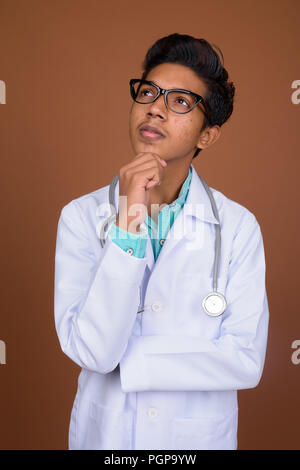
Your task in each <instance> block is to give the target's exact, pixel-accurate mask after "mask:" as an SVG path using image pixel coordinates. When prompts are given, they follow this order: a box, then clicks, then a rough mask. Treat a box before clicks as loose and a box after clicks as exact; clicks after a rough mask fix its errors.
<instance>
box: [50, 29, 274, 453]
mask: <svg viewBox="0 0 300 470" xmlns="http://www.w3.org/2000/svg"><path fill="white" fill-rule="evenodd" d="M172 38H173V43H174V42H176V41H179V40H181V41H183V38H182V37H181V35H172ZM184 44H185V47H193V44H194V43H192V42H191V40H189V42H188V40H187V39H186V40H185V42H184ZM169 47H172V44H170V43H169ZM203 47H204V46H203ZM205 47H206V48H207V50H208V51H209V53H210V54H211V55H212V54H213V53H212V52H211V51H212V49H211V48H210V46H209V45H208V43H205ZM197 50H198V49H197ZM179 53H180V51H179V52H178V54H179ZM197 53H199V50H198V52H197ZM214 54H215V53H214ZM213 58H214V60H215V56H213ZM148 59H149V61H151V58H148ZM146 65H148V66H149V65H151V63H149V64H146ZM220 67H221V68H220V73H221V74H223V75H222V77H224V71H223V70H225V69H223V68H222V66H221V65H220ZM146 70H147V69H146ZM144 78H145V77H144ZM147 80H148V81H151V82H152V83H153V85H149V84H147V83H145V84H144V86H145V87H146V88H144V93H142V94H139V95H138V94H137V95H134V91H135V90H136V88H135V89H132V90H133V91H132V92H133V94H132V96H133V98H134V99H138V100H140V102H137V101H134V102H133V105H132V108H131V112H130V122H129V124H130V126H129V128H130V138H131V143H132V146H133V150H134V153H135V155H134V157H133V158H131V159H129V158H128V159H127V162H126V164H125V165H123V167H122V168H121V169H120V171H119V173H118V175H119V180H118V182H117V184H116V185H115V187H114V186H111V191H113V196H114V199H115V210H116V212H115V216H114V217H113V218H112V219H111V218H110V214H111V209H112V207H111V206H110V205H109V200H110V198H109V196H110V194H109V185H107V186H105V187H102V188H100V189H97V190H95V191H93V192H91V193H89V194H86V195H84V196H81V197H78V198H76V199H73V200H72V201H71V202H69V203H68V204H66V205H65V206H64V207H63V209H62V211H61V214H60V218H59V223H58V232H57V242H56V256H55V325H56V331H57V334H58V338H59V342H60V345H61V348H62V351H63V352H64V353H65V354H66V355H67V356H68V357H69V358H70V359H72V360H73V361H74V362H75V363H76V364H78V365H79V366H80V367H81V372H80V375H79V378H78V389H77V393H76V397H75V400H74V404H73V409H72V413H71V418H70V428H69V449H120V450H121V449H122V450H124V449H170V450H176V449H236V448H237V445H238V442H237V430H238V400H237V391H238V390H242V389H247V388H253V387H256V386H257V385H258V383H259V382H260V379H261V376H262V372H263V367H264V361H265V354H266V346H267V335H268V321H269V310H268V301H267V295H266V287H265V257H264V247H263V239H262V233H261V230H260V226H259V224H258V222H257V220H256V217H255V216H254V215H253V214H252V213H251V212H250V211H249V210H248V209H247V208H246V207H244V206H242V205H240V204H238V203H237V202H235V201H233V200H231V199H229V198H228V197H226V196H225V195H224V194H223V193H221V192H220V191H218V190H216V189H213V188H210V191H211V193H212V195H213V198H214V201H215V205H216V208H217V213H216V212H215V211H214V209H213V205H212V203H211V200H210V197H209V195H208V191H207V190H205V186H204V184H203V183H202V180H201V178H200V177H199V175H198V173H197V172H196V170H195V168H194V166H193V165H192V164H191V160H192V158H193V155H194V152H195V149H201V150H203V149H205V148H207V147H208V146H210V145H211V144H212V143H214V142H215V141H216V140H217V138H218V137H219V135H220V126H221V125H222V124H223V123H224V122H225V121H224V119H223V121H222V119H221V118H220V115H219V114H218V112H216V114H215V118H213V114H210V119H211V120H210V124H209V125H208V126H206V127H205V129H204V130H203V126H202V125H203V122H204V121H203V120H204V119H205V118H206V117H208V116H209V115H208V114H207V112H208V105H209V104H210V112H211V113H212V111H211V110H212V109H213V107H212V103H213V100H212V101H210V102H209V99H208V100H207V101H206V103H205V102H204V101H201V100H200V101H198V102H197V101H195V103H196V102H197V104H196V105H195V106H194V107H193V109H191V111H190V112H186V111H185V110H189V106H191V101H190V97H192V98H193V99H194V98H195V96H196V97H197V96H200V97H203V96H207V91H208V90H210V89H211V88H210V86H211V85H209V84H207V83H206V82H205V81H204V80H202V79H201V76H200V75H199V74H198V75H197V73H195V71H194V70H192V69H191V68H190V66H187V65H184V64H182V63H181V64H179V63H171V61H170V60H169V59H168V60H166V62H165V63H161V64H160V65H155V66H154V67H152V68H151V67H148V71H147ZM214 83H215V82H214ZM137 84H138V85H141V84H140V83H139V82H137ZM226 86H227V87H228V86H229V85H228V83H227V85H226ZM156 87H157V88H156ZM158 87H160V88H158ZM223 88H224V89H225V88H226V87H225V85H224V84H223ZM142 89H143V88H141V89H140V90H142ZM170 89H172V90H173V89H181V90H186V91H189V92H190V93H186V94H184V93H183V92H182V91H181V92H180V93H181V97H180V99H179V97H178V94H177V95H176V93H175V92H173V96H169V98H168V100H166V93H165V94H164V93H163V92H162V91H161V90H170ZM155 90H157V95H155V93H156V91H155ZM230 90H231V91H232V86H231V88H230ZM227 92H228V88H227ZM215 93H217V91H215ZM194 94H195V96H194ZM229 94H230V93H229ZM171 95H172V93H171ZM210 96H212V95H210ZM139 97H140V98H139ZM227 97H228V95H227ZM232 97H233V93H232V95H231V98H232ZM175 98H176V99H175ZM195 99H196V98H195ZM143 100H145V101H143ZM216 102H217V103H220V100H219V101H218V100H217V101H216ZM192 103H193V102H192ZM228 103H229V104H228ZM218 106H219V107H220V106H221V108H222V106H223V108H222V109H223V111H224V109H227V114H228V109H230V106H231V107H232V100H231V102H230V101H227V102H226V100H225V99H224V102H223V104H222V103H221V105H220V104H219V105H218ZM226 106H227V108H226ZM180 109H182V111H180ZM231 109H232V108H231ZM217 111H220V108H219V109H218V110H217ZM223 114H224V113H223ZM229 115H230V113H229ZM218 116H219V117H218ZM214 119H215V120H214ZM218 119H219V121H218ZM218 122H219V124H218ZM147 125H148V126H151V127H152V128H156V130H159V132H160V133H161V135H160V136H158V135H157V134H156V133H152V132H150V128H149V127H148V128H146V130H144V131H142V130H141V129H142V128H145V126H147ZM201 126H202V127H201ZM147 129H148V130H147ZM200 129H201V132H200V133H199V130H200ZM102 158H104V156H103V157H102ZM128 161H129V163H128ZM188 175H189V176H188ZM188 178H189V180H188ZM187 181H188V182H189V185H188V191H187V193H186V195H185V200H184V204H183V207H182V208H180V206H179V205H177V208H178V207H179V209H180V210H179V211H178V212H177V215H176V218H175V220H173V221H172V218H171V216H170V214H171V209H172V206H171V203H172V202H174V201H179V202H180V201H181V199H180V196H182V195H183V189H184V188H185V186H184V185H183V183H184V182H187ZM111 194H112V193H111ZM178 195H179V196H178ZM121 196H123V197H124V200H126V202H127V206H126V204H125V203H124V204H123V202H122V204H120V201H123V199H122V198H121ZM133 204H139V205H140V206H139V207H144V208H145V209H146V208H147V212H144V213H143V211H142V210H141V211H140V213H139V214H138V215H137V214H135V216H133V215H132V214H133V213H132V212H130V211H129V208H130V207H132V205H133ZM154 204H164V208H163V209H161V210H160V211H158V210H156V211H155V210H154V211H153V212H152V213H151V209H152V207H151V206H153V205H154ZM153 207H157V206H153ZM147 213H148V215H149V216H150V215H151V214H152V220H154V221H156V222H154V224H153V226H155V224H156V227H158V228H162V227H163V226H165V222H166V219H167V218H168V216H169V220H170V225H171V227H170V228H169V230H166V231H165V236H163V237H161V238H160V235H159V234H160V233H161V232H160V230H158V237H157V238H156V240H155V241H154V239H152V237H150V234H151V233H152V232H150V229H148V225H147V224H146V222H147V221H149V220H150V218H147ZM116 215H117V217H116ZM108 218H109V219H108ZM107 220H112V223H113V227H114V232H112V231H109V230H107V232H106V237H105V243H102V239H100V238H101V233H103V232H102V231H101V228H102V227H103V223H105V222H107ZM111 227H112V226H111ZM217 227H219V229H220V230H221V250H220V252H219V263H218V270H217V277H216V276H215V275H214V273H215V271H214V266H215V265H214V260H215V255H216V252H215V250H216V246H217V242H216V240H217V238H216V228H217ZM116 230H117V233H118V234H120V233H122V234H123V235H124V234H127V235H128V238H127V239H126V240H125V241H124V240H118V241H117V240H116V239H114V237H112V233H114V234H115V233H116ZM148 230H149V231H148ZM142 239H143V240H142ZM122 243H123V244H124V245H122ZM128 243H129V245H130V243H132V248H128ZM142 243H144V245H143V246H144V251H143V248H142ZM124 247H125V248H124ZM138 249H139V250H140V251H139V253H140V254H138V252H135V250H138ZM215 278H216V280H217V291H218V293H219V294H220V298H221V299H222V298H224V301H225V302H226V304H224V305H223V307H224V306H225V308H223V309H221V310H220V311H218V312H217V310H218V308H219V307H218V302H217V304H215V303H214V302H212V304H211V305H210V307H211V309H212V310H211V313H210V314H209V312H207V311H206V310H205V308H204V306H203V299H205V298H206V297H207V295H208V294H209V293H212V291H213V286H214V284H215ZM215 291H216V289H214V292H215ZM216 305H217V307H216ZM214 307H216V308H217V310H216V311H215V312H214ZM222 310H223V311H222ZM220 312H221V313H220Z"/></svg>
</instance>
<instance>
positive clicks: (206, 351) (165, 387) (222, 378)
mask: <svg viewBox="0 0 300 470" xmlns="http://www.w3.org/2000/svg"><path fill="white" fill-rule="evenodd" d="M228 271H229V272H228V282H227V288H226V291H225V295H226V299H227V309H226V311H225V312H224V313H223V319H222V322H221V328H220V335H219V337H217V338H215V339H206V338H203V337H201V338H199V337H197V336H192V332H191V335H190V336H187V335H181V334H180V333H178V334H176V335H157V336H156V335H155V336H154V335H151V336H150V335H149V336H136V335H132V337H131V338H130V340H129V343H128V347H127V350H126V352H125V354H124V356H123V357H122V359H121V362H120V378H121V386H122V390H123V391H124V392H131V391H152V390H153V391H158V390H161V391H197V390H199V391H217V390H238V389H247V388H253V387H256V386H257V385H258V383H259V381H260V379H261V375H262V371H263V367H264V361H265V354H266V346H267V334H268V323H269V309H268V300H267V294H266V288H265V257H264V247H263V239H262V234H261V230H260V226H259V224H258V222H257V221H256V218H255V217H254V215H253V218H252V219H251V222H250V223H248V224H245V225H243V226H242V229H241V230H240V231H239V232H238V233H237V235H236V236H235V239H234V241H233V249H232V254H231V259H230V263H229V268H228ZM199 309H202V306H200V305H199ZM200 314H201V315H202V314H204V313H203V312H202V311H201V312H199V315H200ZM213 320H215V319H214V318H212V321H213Z"/></svg>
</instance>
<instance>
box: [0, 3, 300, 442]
mask: <svg viewBox="0 0 300 470" xmlns="http://www.w3.org/2000/svg"><path fill="white" fill-rule="evenodd" d="M299 15H300V2H299V0H294V1H292V0H285V1H278V0H275V1H274V0H272V1H271V0H269V1H253V0H246V1H245V0H243V1H242V2H241V1H239V0H236V1H232V0H231V1H226V2H223V1H216V0H214V1H213V2H208V1H205V2H204V1H199V0H197V1H188V0H185V1H184V2H181V1H170V0H169V1H156V0H152V1H151V2H140V1H138V0H131V1H130V2H123V1H119V2H111V1H110V2H102V1H96V0H54V1H53V0H51V1H50V0H35V1H34V0H30V1H28V0H26V1H22V0H20V1H16V0H0V79H1V80H4V81H5V82H6V87H7V94H6V104H5V105H1V106H0V129H1V135H0V145H1V147H0V149H1V176H2V178H1V193H2V194H1V195H2V197H1V209H2V211H1V212H2V213H1V247H2V250H1V262H2V273H1V319H0V339H1V340H3V341H5V343H6V351H7V357H6V362H7V363H6V364H5V365H0V381H1V383H0V416H1V419H0V447H1V448H2V449H66V448H67V435H68V427H69V418H70V412H71V408H72V404H73V399H74V397H75V392H76V388H77V376H78V374H79V372H80V368H79V367H78V366H77V365H76V364H75V363H73V362H72V361H71V360H70V359H69V358H68V357H67V356H65V355H64V354H63V352H62V351H61V349H60V346H59V343H58V338H57V336H56V331H55V327H54V309H53V287H54V254H55V241H56V230H57V222H58V216H59V213H60V211H61V208H62V207H63V205H65V204H67V203H68V202H69V201H71V200H72V199H74V198H76V197H79V196H81V195H83V194H86V193H89V192H91V191H93V190H95V189H98V188H100V187H101V186H104V185H107V184H109V183H110V181H111V180H112V178H113V176H114V175H115V174H116V173H117V172H118V170H119V167H120V166H122V165H123V164H125V163H126V162H127V161H128V160H129V159H130V158H132V156H133V155H132V149H131V146H130V141H129V135H128V113H129V107H130V105H131V98H130V95H129V84H128V82H129V79H130V78H135V77H139V76H140V75H141V70H142V69H141V63H142V60H143V58H144V55H145V53H146V51H147V49H148V48H149V47H150V46H151V45H152V44H153V42H155V41H156V40H157V39H158V38H160V37H162V36H165V35H167V34H171V33H174V32H177V33H182V34H190V35H192V36H195V37H199V38H200V37H203V38H205V39H207V40H208V41H210V42H211V43H213V44H216V45H218V46H219V47H220V48H221V50H222V52H223V54H224V58H225V67H226V68H227V70H228V72H229V75H230V78H231V79H232V80H233V82H234V83H235V85H236V89H237V90H236V103H235V109H234V112H233V115H232V117H231V118H230V120H229V121H228V122H227V123H226V124H225V125H224V126H223V127H222V135H221V138H220V139H219V140H218V141H217V142H216V143H215V145H213V146H212V147H211V148H209V149H207V150H206V151H203V152H201V153H200V154H199V156H198V157H197V158H196V160H194V166H195V168H196V170H197V171H198V173H200V174H201V175H202V176H203V177H204V178H205V180H206V181H207V182H208V184H209V185H210V186H211V187H213V188H216V189H218V190H219V191H222V192H223V193H224V194H225V195H226V196H227V197H229V198H230V199H233V200H235V201H237V202H239V203H240V204H242V205H244V206H246V207H247V208H248V209H249V210H250V211H252V212H253V213H254V214H255V216H256V217H257V220H258V222H259V223H260V226H261V229H262V233H263V237H264V246H265V254H266V261H267V293H268V299H269V308H270V329H269V341H268V348H267V356H266V363H265V369H264V374H263V377H262V380H261V382H260V384H259V386H258V387H257V388H255V389H249V390H243V391H240V392H239V431H238V443H239V449H300V436H299V425H300V406H299V405H300V398H299V397H300V384H299V374H300V364H299V365H294V364H293V363H292V361H291V355H292V352H293V350H292V348H291V344H292V342H293V341H294V340H296V339H300V311H299V300H298V299H299V295H298V292H299V271H298V269H297V268H298V261H299V257H298V255H299V249H298V246H299V245H298V243H299V239H298V236H299V220H298V217H299V209H298V204H299V176H298V175H299V151H298V146H297V140H298V139H299V114H300V104H299V105H296V104H293V103H292V101H291V96H292V93H293V91H294V90H293V89H292V88H291V85H292V82H293V81H294V80H297V79H298V80H299V79H300V62H299V40H300V33H299V31H300V29H299Z"/></svg>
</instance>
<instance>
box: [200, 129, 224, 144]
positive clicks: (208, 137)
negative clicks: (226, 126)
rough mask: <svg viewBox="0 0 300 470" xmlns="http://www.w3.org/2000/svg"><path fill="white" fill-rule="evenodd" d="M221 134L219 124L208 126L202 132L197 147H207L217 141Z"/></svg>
mask: <svg viewBox="0 0 300 470" xmlns="http://www.w3.org/2000/svg"><path fill="white" fill-rule="evenodd" d="M220 135H221V128H220V126H218V125H215V126H212V127H206V129H204V131H202V133H201V134H200V137H199V139H198V142H197V147H198V148H200V149H206V148H207V147H210V145H212V144H213V143H215V142H216V141H217V140H218V138H219V137H220Z"/></svg>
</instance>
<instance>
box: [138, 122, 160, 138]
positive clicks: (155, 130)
mask: <svg viewBox="0 0 300 470" xmlns="http://www.w3.org/2000/svg"><path fill="white" fill-rule="evenodd" d="M140 131H146V132H148V133H152V134H158V135H161V136H162V137H164V135H163V133H162V132H161V130H160V129H158V128H157V127H154V126H149V125H148V124H145V125H144V126H142V127H141V128H140Z"/></svg>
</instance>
